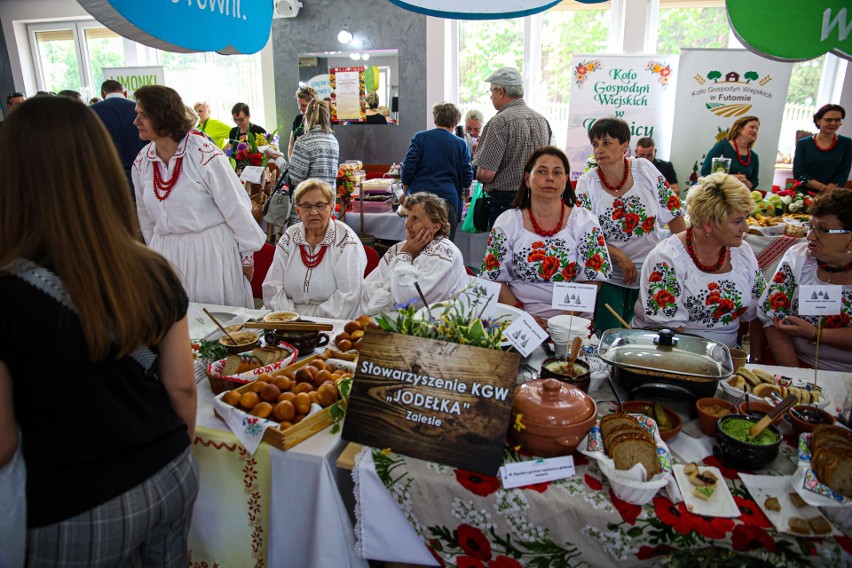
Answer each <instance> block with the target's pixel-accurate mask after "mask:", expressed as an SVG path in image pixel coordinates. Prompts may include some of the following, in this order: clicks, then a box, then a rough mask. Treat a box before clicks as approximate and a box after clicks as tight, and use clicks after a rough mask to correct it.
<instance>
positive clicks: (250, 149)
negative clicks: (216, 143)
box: [225, 129, 278, 174]
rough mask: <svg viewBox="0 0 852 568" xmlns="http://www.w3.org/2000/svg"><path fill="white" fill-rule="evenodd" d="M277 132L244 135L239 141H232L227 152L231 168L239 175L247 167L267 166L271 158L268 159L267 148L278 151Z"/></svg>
mask: <svg viewBox="0 0 852 568" xmlns="http://www.w3.org/2000/svg"><path fill="white" fill-rule="evenodd" d="M276 132H278V130H277V129H276V130H275V132H267V133H265V134H253V133H251V132H249V133H248V134H243V135H242V136H240V138H239V139H238V140H231V145H230V146H229V147H228V148H227V149H226V150H225V155H226V156H228V160H229V161H230V162H231V166H232V167H233V168H234V170H235V171H236V172H237V173H238V174H239V172H241V171H243V168H245V167H246V166H265V165H266V162H268V161H269V158H267V157H266V154H265V152H264V151H265V150H266V148H267V147H270V148H272V149H273V150H275V151H276V152H277V151H278V135H277V134H276Z"/></svg>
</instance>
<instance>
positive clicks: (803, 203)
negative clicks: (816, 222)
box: [765, 180, 814, 216]
mask: <svg viewBox="0 0 852 568" xmlns="http://www.w3.org/2000/svg"><path fill="white" fill-rule="evenodd" d="M813 194H814V192H813V190H811V189H809V188H808V187H807V186H805V185H804V184H803V183H802V182H801V181H799V180H793V181H790V182H787V185H786V186H785V187H784V189H781V187H780V186H777V185H776V186H774V187H773V188H772V193H770V194H769V195H767V196H766V198H765V201H767V202H768V203H769V204H770V205H772V206H773V207H774V208H775V215H776V216H779V215H783V214H785V213H807V211H808V207H810V205H811V203H812V202H813V197H812V196H813Z"/></svg>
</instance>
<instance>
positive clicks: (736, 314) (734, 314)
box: [731, 306, 748, 320]
mask: <svg viewBox="0 0 852 568" xmlns="http://www.w3.org/2000/svg"><path fill="white" fill-rule="evenodd" d="M747 309H748V308H746V307H745V306H743V307H741V308H737V309H736V310H734V311H733V312H731V319H732V320H735V319H737V318H738V317H740V316H741V315H743V314H744V313H745V311H746V310H747Z"/></svg>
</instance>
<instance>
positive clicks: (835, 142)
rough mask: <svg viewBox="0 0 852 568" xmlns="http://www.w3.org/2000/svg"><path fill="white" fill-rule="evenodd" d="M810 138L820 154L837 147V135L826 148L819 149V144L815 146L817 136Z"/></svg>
mask: <svg viewBox="0 0 852 568" xmlns="http://www.w3.org/2000/svg"><path fill="white" fill-rule="evenodd" d="M812 138H813V140H814V146H816V149H817V150H819V151H820V152H831V151H832V150H834V147H835V146H836V145H837V134H835V135H834V140H832V141H831V145H829V147H828V148H820V147H819V144H817V135H816V134H814V135H813V136H812Z"/></svg>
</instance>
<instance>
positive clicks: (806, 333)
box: [772, 316, 817, 339]
mask: <svg viewBox="0 0 852 568" xmlns="http://www.w3.org/2000/svg"><path fill="white" fill-rule="evenodd" d="M772 325H773V327H774V328H775V329H777V330H778V331H780V332H781V333H783V334H784V335H787V336H790V337H799V338H801V339H810V338H811V337H813V336H814V335H816V329H817V328H816V326H815V325H814V324H812V323H810V322H809V321H807V320H804V319H802V318H800V317H796V316H787V317H784V318H779V317H776V318H774V319H773V320H772Z"/></svg>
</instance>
